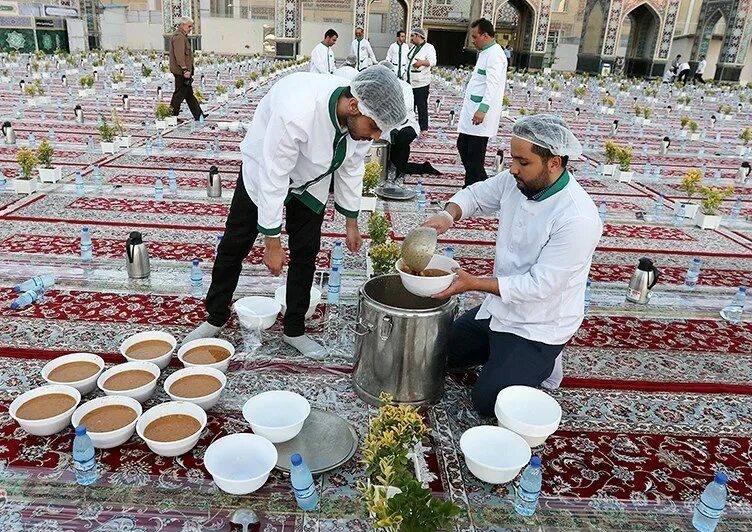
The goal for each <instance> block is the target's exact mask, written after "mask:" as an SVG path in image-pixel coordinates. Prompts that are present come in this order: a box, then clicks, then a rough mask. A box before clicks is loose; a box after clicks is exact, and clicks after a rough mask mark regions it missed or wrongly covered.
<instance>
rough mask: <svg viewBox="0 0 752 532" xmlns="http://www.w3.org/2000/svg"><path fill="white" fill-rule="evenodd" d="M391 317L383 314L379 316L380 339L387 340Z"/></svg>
mask: <svg viewBox="0 0 752 532" xmlns="http://www.w3.org/2000/svg"><path fill="white" fill-rule="evenodd" d="M392 326H393V323H392V318H390V317H389V316H384V317H383V318H381V339H382V340H388V339H389V335H390V334H392Z"/></svg>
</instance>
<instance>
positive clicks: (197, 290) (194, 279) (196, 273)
mask: <svg viewBox="0 0 752 532" xmlns="http://www.w3.org/2000/svg"><path fill="white" fill-rule="evenodd" d="M198 263H199V260H198V259H193V263H192V264H191V295H192V296H194V297H201V296H202V295H204V273H203V272H202V271H201V266H199V265H198Z"/></svg>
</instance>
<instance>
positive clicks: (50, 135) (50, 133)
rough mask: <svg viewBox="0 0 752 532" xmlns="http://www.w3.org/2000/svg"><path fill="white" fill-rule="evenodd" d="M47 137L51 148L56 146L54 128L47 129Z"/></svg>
mask: <svg viewBox="0 0 752 532" xmlns="http://www.w3.org/2000/svg"><path fill="white" fill-rule="evenodd" d="M47 139H48V140H49V142H50V145H51V146H52V147H53V148H54V147H55V146H57V135H56V134H55V130H54V129H52V128H50V129H49V131H47Z"/></svg>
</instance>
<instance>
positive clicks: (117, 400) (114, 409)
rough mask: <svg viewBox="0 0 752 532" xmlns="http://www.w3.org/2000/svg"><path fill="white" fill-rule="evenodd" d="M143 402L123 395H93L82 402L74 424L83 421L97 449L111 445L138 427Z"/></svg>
mask: <svg viewBox="0 0 752 532" xmlns="http://www.w3.org/2000/svg"><path fill="white" fill-rule="evenodd" d="M141 412H142V409H141V403H139V402H138V401H136V400H135V399H132V398H130V397H125V396H124V395H110V396H105V397H99V398H97V399H92V400H91V401H88V402H86V403H84V404H82V405H81V406H79V407H78V408H77V409H76V411H75V412H73V417H72V418H71V424H72V425H73V426H74V427H77V426H79V425H84V426H85V427H86V433H87V434H88V435H89V437H90V438H91V443H93V444H94V447H96V448H97V449H111V448H113V447H117V446H118V445H122V444H124V443H125V442H127V441H128V440H129V439H130V438H131V436H133V433H134V432H135V431H136V422H137V421H138V418H139V416H140V415H141Z"/></svg>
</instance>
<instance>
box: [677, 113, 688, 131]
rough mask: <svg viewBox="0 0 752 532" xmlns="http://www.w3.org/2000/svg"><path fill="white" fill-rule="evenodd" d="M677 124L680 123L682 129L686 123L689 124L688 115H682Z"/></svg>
mask: <svg viewBox="0 0 752 532" xmlns="http://www.w3.org/2000/svg"><path fill="white" fill-rule="evenodd" d="M679 124H680V125H681V128H682V129H684V128H685V127H687V124H689V117H688V116H687V115H684V116H682V117H681V118H680V119H679Z"/></svg>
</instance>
